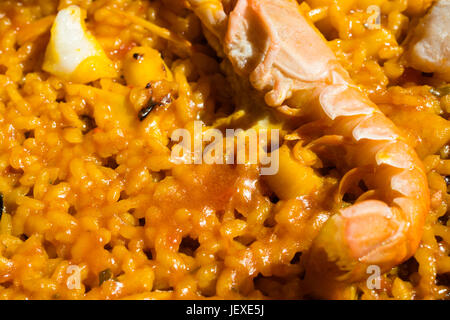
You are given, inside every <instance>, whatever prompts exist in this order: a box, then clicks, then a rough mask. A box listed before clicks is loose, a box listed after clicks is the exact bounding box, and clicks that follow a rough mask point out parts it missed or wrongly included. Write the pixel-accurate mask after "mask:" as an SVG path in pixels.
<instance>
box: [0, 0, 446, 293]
mask: <svg viewBox="0 0 450 320" xmlns="http://www.w3.org/2000/svg"><path fill="white" fill-rule="evenodd" d="M222 3H223V6H224V8H225V9H226V11H227V12H229V11H230V10H231V8H232V7H233V6H234V4H235V1H231V0H226V1H222ZM432 5H433V1H431V0H393V1H388V0H364V1H354V0H334V1H331V0H306V1H303V2H302V1H299V6H300V10H301V11H302V12H303V13H304V15H305V16H306V17H308V19H310V21H311V23H314V24H315V26H316V27H317V28H318V29H319V30H320V32H321V33H322V34H323V36H324V37H325V38H326V40H327V43H328V45H329V47H330V48H332V50H333V52H334V53H335V54H336V56H337V58H338V60H339V62H340V63H341V64H342V66H343V67H344V68H345V70H347V72H348V73H349V75H350V77H351V78H352V79H353V81H354V82H355V83H356V84H357V85H358V87H359V88H360V89H361V91H363V92H364V93H365V94H367V95H368V97H369V98H370V99H371V100H372V101H373V102H374V103H376V104H377V106H378V107H379V108H380V109H381V110H382V111H383V113H384V114H385V115H386V116H387V117H389V118H390V119H391V120H392V121H393V122H394V123H395V125H396V126H397V127H398V128H399V129H400V130H401V132H402V133H403V134H404V137H405V139H406V140H407V141H408V143H409V145H411V146H413V147H414V148H415V150H416V152H417V154H418V156H419V157H420V159H421V161H422V162H423V165H424V168H425V171H426V175H427V180H428V186H429V190H430V210H429V212H428V214H427V216H426V220H425V224H424V228H423V236H422V238H421V241H420V245H419V248H418V249H417V251H416V252H415V254H414V255H413V257H411V258H409V259H408V260H407V261H405V262H403V263H401V264H400V265H398V266H396V267H394V268H392V269H390V270H388V271H387V272H385V273H383V274H382V275H381V278H380V279H381V282H380V286H379V287H378V288H368V286H367V284H366V281H365V280H362V281H358V282H352V283H347V284H345V287H344V288H342V290H341V295H340V298H343V299H448V298H449V297H450V256H449V254H450V222H449V219H448V218H449V213H448V212H449V208H448V206H449V204H450V197H449V193H448V185H449V183H450V178H449V176H450V146H449V141H450V125H449V121H448V120H447V119H448V116H449V114H450V90H448V86H447V87H446V83H445V81H444V80H442V79H441V78H439V77H437V76H435V75H433V74H429V73H424V72H421V71H420V70H416V69H413V68H412V67H411V66H410V65H409V64H408V62H407V61H406V60H405V59H404V56H405V55H404V54H405V51H406V50H407V49H408V48H407V44H406V42H405V39H406V40H408V39H407V36H408V31H409V30H410V29H411V28H413V27H414V26H415V25H417V23H418V21H419V20H420V19H421V18H422V17H423V16H425V14H426V13H427V12H428V10H429V9H430V8H431V7H432ZM371 6H372V7H373V6H376V7H377V8H379V10H380V14H381V15H380V24H379V26H378V27H377V28H375V29H371V28H368V27H367V25H366V23H367V21H368V19H370V17H371V16H372V14H373V13H372V12H371V11H368V10H367V8H369V7H371ZM68 8H69V9H70V10H74V11H73V12H74V14H78V15H79V17H78V20H77V21H78V22H76V20H74V21H75V22H74V24H77V23H79V27H80V29H79V30H80V31H79V32H81V33H82V36H83V37H84V38H83V39H84V40H83V41H85V43H86V48H88V49H86V50H85V51H83V52H84V54H85V56H83V59H85V58H92V57H93V58H92V59H91V60H90V62H89V63H86V64H84V65H83V66H81V67H80V61H81V60H80V61H78V62H77V63H76V64H74V65H72V66H70V68H71V69H70V68H69V67H67V68H69V69H70V72H69V73H68V72H63V73H61V72H58V71H55V70H61V65H60V64H61V63H62V62H61V61H63V60H61V59H60V58H58V57H57V55H58V54H60V52H58V50H60V49H58V46H60V47H64V48H66V49H67V50H66V51H67V52H65V53H63V54H64V55H65V56H67V57H68V56H70V55H71V53H70V52H71V50H70V46H71V41H70V40H71V39H73V38H71V37H68V36H67V35H66V34H65V33H64V32H66V33H67V32H70V30H66V31H64V29H58V24H57V19H58V17H61V16H60V14H59V13H60V12H66V11H64V10H67V9H68ZM83 15H84V16H83ZM58 30H63V31H62V32H63V33H62V34H60V38H57V33H58ZM83 34H84V35H83ZM64 36H66V38H65V37H64ZM68 40H69V41H68ZM207 40H209V42H208V41H207ZM58 41H59V42H58ZM49 43H50V44H51V45H49ZM216 50H217V48H216V47H215V46H214V43H213V42H212V41H211V37H210V36H208V33H207V32H206V31H205V28H204V27H203V26H202V24H201V22H200V20H199V18H198V17H197V16H196V14H195V13H194V11H193V10H192V7H191V5H190V4H189V2H188V1H183V0H160V1H147V0H96V1H94V0H21V1H15V0H3V1H0V195H1V199H2V201H3V206H2V211H1V219H0V298H1V299H202V298H208V299H219V298H225V299H305V298H314V295H313V294H312V293H311V292H310V291H309V290H308V286H307V285H306V283H305V279H304V277H305V259H304V257H305V256H306V255H307V252H308V250H309V249H310V247H311V245H312V243H313V240H314V239H315V237H316V236H317V235H318V233H319V231H320V229H321V227H322V226H323V225H324V224H325V222H326V221H327V219H328V218H329V217H330V215H331V210H330V202H331V200H330V199H333V198H334V195H335V193H336V190H337V189H338V187H339V182H340V181H341V180H342V177H343V176H344V173H343V172H340V171H338V170H335V169H333V168H331V169H330V168H326V167H324V166H322V162H321V159H320V157H319V156H318V155H317V154H316V153H314V152H313V151H311V150H310V149H307V148H304V147H303V144H302V139H303V138H304V137H299V136H298V135H299V133H298V132H297V131H296V130H295V129H296V128H292V127H289V126H284V125H283V124H284V123H289V121H288V120H286V119H283V118H281V119H282V120H281V124H280V121H275V120H273V121H272V120H268V121H269V122H270V126H271V127H272V128H281V133H282V137H283V141H284V147H281V148H280V152H287V153H289V152H291V154H292V156H291V158H286V157H285V158H283V159H285V160H282V161H281V162H280V173H279V174H278V175H275V176H273V177H261V175H260V172H259V167H258V166H257V165H220V164H212V165H211V164H200V165H196V164H174V163H173V161H171V151H172V149H173V147H174V142H173V141H172V140H171V134H172V133H173V132H174V130H176V129H179V128H184V129H187V130H189V131H190V132H192V131H193V130H194V129H193V128H194V122H195V121H196V120H199V119H201V120H202V121H203V122H204V123H205V125H206V126H208V127H217V128H225V127H230V128H231V127H249V126H251V125H253V124H254V121H255V119H256V120H261V119H266V118H264V117H265V115H266V114H265V112H262V111H260V110H259V111H258V110H256V111H255V110H254V108H253V107H248V108H241V107H240V105H246V104H249V102H248V101H247V100H246V99H248V97H246V92H251V89H249V88H248V87H246V85H245V84H242V83H239V82H238V81H236V79H235V78H234V77H235V75H234V74H232V72H231V71H230V65H229V64H227V62H226V59H224V56H223V54H221V53H220V52H219V53H218V52H216ZM74 56H76V54H74ZM64 61H65V60H64ZM66 62H67V61H66ZM69 64H70V63H69ZM66 66H68V64H67V65H66ZM83 68H84V69H83ZM75 69H76V70H77V71H74V70H75ZM64 70H66V69H64ZM67 74H70V76H67ZM250 94H252V93H250ZM262 103H264V102H262ZM261 123H262V122H261ZM283 148H285V149H283ZM283 150H285V151H283ZM286 150H287V151H286ZM283 161H284V162H283ZM297 162H301V163H303V164H304V165H306V166H307V167H308V168H309V169H308V170H307V169H305V170H304V171H300V170H303V169H304V166H302V167H301V168H303V169H299V168H300V167H298V164H297ZM326 169H327V170H326ZM283 170H286V171H283ZM318 173H320V175H319V174H318ZM299 177H300V178H299ZM299 179H301V180H299ZM313 186H314V187H317V188H318V191H317V192H314V194H313V195H311V196H308V197H301V196H300V197H299V196H297V195H298V194H299V193H302V192H303V193H307V192H309V191H308V190H306V189H308V188H312V187H313ZM299 190H300V191H299ZM344 201H347V202H349V203H350V202H352V199H350V198H349V199H344ZM74 276H77V277H78V278H74ZM317 285H319V284H317Z"/></svg>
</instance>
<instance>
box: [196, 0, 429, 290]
mask: <svg viewBox="0 0 450 320" xmlns="http://www.w3.org/2000/svg"><path fill="white" fill-rule="evenodd" d="M189 3H190V5H191V7H192V9H193V11H194V13H195V14H196V15H197V16H198V17H199V18H200V20H201V21H202V23H203V25H204V27H205V28H206V29H207V30H208V33H210V34H212V35H214V36H215V41H216V43H220V44H221V46H222V50H223V53H224V54H225V56H226V57H227V58H228V60H229V61H230V62H231V63H232V65H233V68H234V70H235V72H236V73H238V74H239V75H240V76H242V77H247V78H248V79H249V81H250V83H251V84H252V86H253V87H254V88H255V89H256V90H258V91H260V92H261V93H263V94H264V99H265V102H266V104H267V105H268V106H270V107H274V108H278V109H279V110H280V111H283V110H292V109H295V108H301V107H303V106H300V105H294V106H293V105H287V104H286V101H288V100H289V98H291V97H292V96H293V95H295V94H296V93H298V92H301V93H302V94H303V95H304V96H306V97H307V99H302V101H303V102H304V103H305V104H307V105H311V106H313V107H312V108H311V109H312V110H313V112H312V114H313V115H314V116H313V120H314V121H319V122H320V123H321V125H322V126H324V135H325V136H327V137H329V138H325V139H324V137H322V138H320V139H321V140H322V142H321V143H340V144H342V147H343V148H344V150H345V153H342V154H343V158H344V159H345V162H346V165H347V166H348V167H349V168H350V169H351V170H349V171H348V172H347V174H345V175H344V177H343V178H342V179H341V182H340V186H339V190H338V195H337V200H338V201H340V199H342V195H343V194H344V193H345V191H346V190H347V189H348V188H349V187H350V185H351V184H352V183H355V182H357V181H361V180H362V181H363V182H364V183H365V185H366V186H367V188H368V189H369V190H368V191H367V192H365V193H363V194H362V195H361V196H360V197H359V198H358V199H357V200H356V201H355V203H354V204H351V205H349V206H341V208H340V209H338V210H337V212H335V214H333V215H332V216H331V217H330V218H329V219H328V220H327V222H326V223H325V224H324V226H323V227H322V229H321V230H320V231H319V233H318V235H317V236H316V238H315V239H314V241H313V243H312V246H311V248H310V250H309V253H308V260H307V262H306V277H307V278H308V277H309V278H310V279H316V280H317V281H320V282H322V283H324V282H325V280H324V279H326V281H328V280H333V281H335V282H336V283H348V282H354V281H360V280H362V279H364V278H366V277H367V276H368V274H367V270H368V267H369V266H371V265H376V266H378V267H379V268H380V270H381V272H385V271H387V270H389V269H391V268H392V267H394V266H396V265H398V264H400V263H401V262H403V261H405V260H407V259H408V258H409V257H411V256H412V255H413V254H414V253H415V251H416V249H417V247H418V245H419V242H420V239H421V236H422V229H423V225H424V222H425V218H426V214H427V212H428V211H429V206H430V204H429V190H428V183H427V178H426V174H425V170H424V168H423V165H422V162H421V161H420V159H419V158H418V156H417V155H416V153H415V151H414V149H413V148H412V147H411V146H410V145H408V144H407V143H406V142H405V141H404V139H403V137H402V135H401V133H400V132H399V131H398V129H397V128H396V127H395V125H394V124H393V123H392V122H391V121H390V120H389V119H388V118H387V117H386V116H385V115H384V114H383V113H382V112H381V111H380V110H379V109H378V108H377V106H376V105H375V104H373V103H372V102H371V101H370V100H369V99H368V98H367V97H366V96H365V95H364V94H363V93H362V92H361V91H360V90H359V89H358V88H357V87H356V85H355V84H354V83H353V81H352V79H351V78H350V76H349V75H348V73H347V71H346V70H345V69H344V68H343V67H342V66H341V65H340V63H339V62H338V60H337V58H336V56H335V55H334V53H333V52H332V50H331V49H330V48H329V47H328V45H327V43H326V40H325V39H324V37H323V36H322V34H321V33H320V32H319V31H318V30H317V29H316V28H315V27H314V25H313V24H312V23H311V22H310V21H308V20H307V18H305V17H304V15H303V13H302V12H301V11H300V7H299V5H298V3H297V2H296V1H294V0H277V1H275V0H238V1H237V3H236V5H235V7H234V9H233V10H232V11H231V12H229V13H226V12H225V11H224V7H223V6H222V3H221V1H219V0H190V1H189ZM318 294H319V295H326V294H325V293H324V292H319V293H318Z"/></svg>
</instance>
